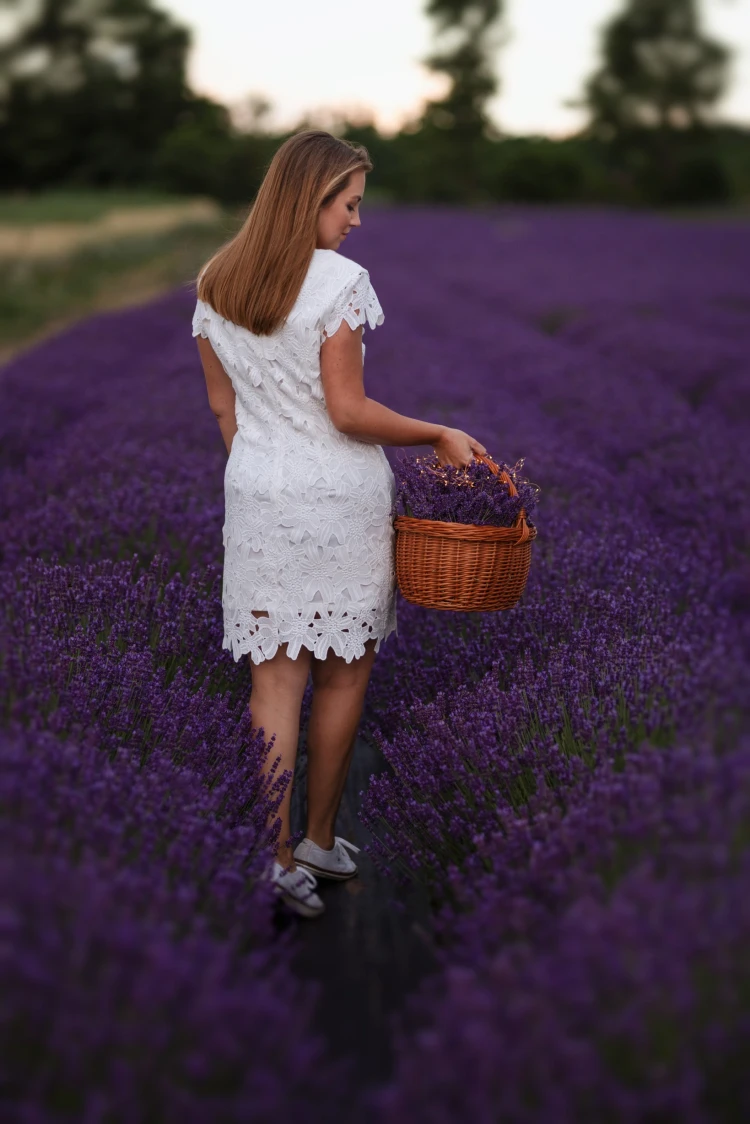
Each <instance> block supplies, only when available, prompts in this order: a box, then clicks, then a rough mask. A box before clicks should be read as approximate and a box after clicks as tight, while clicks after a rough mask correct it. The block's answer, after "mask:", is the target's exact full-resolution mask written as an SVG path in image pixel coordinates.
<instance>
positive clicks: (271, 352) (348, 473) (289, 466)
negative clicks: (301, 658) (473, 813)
mask: <svg viewBox="0 0 750 1124" xmlns="http://www.w3.org/2000/svg"><path fill="white" fill-rule="evenodd" d="M383 319H384V317H383V310H382V308H381V307H380V303H379V301H378V298H377V296H376V295H375V292H374V290H373V288H372V286H371V284H370V278H369V274H368V273H367V270H366V269H363V268H362V267H361V266H359V265H357V264H356V263H355V262H353V261H351V260H350V259H348V258H344V257H341V256H340V255H339V254H338V253H336V252H335V251H334V250H317V249H316V250H315V251H314V252H313V257H312V261H311V263H310V268H309V270H308V273H307V276H306V278H305V281H304V283H303V285H302V288H301V290H300V293H299V296H298V298H297V301H296V303H295V305H294V308H293V309H292V311H291V313H290V314H289V316H288V317H287V319H286V321H285V322H284V324H283V325H282V326H281V327H280V328H279V329H278V330H277V331H276V332H274V333H273V335H270V336H256V335H254V334H253V333H252V332H250V331H248V330H247V329H246V328H242V327H240V326H238V325H237V324H234V323H233V322H232V321H229V320H224V319H222V317H221V316H219V315H218V314H217V313H216V312H215V311H214V309H212V308H211V307H210V306H209V305H207V304H206V303H205V302H204V301H200V300H199V301H198V303H197V306H196V309H195V315H194V317H193V335H194V336H197V335H199V334H200V335H202V336H205V337H206V338H207V339H208V340H209V341H210V342H211V346H212V347H213V349H214V351H215V352H216V355H217V356H218V358H219V359H220V361H221V363H222V365H223V367H224V369H225V371H226V372H227V374H228V375H229V377H230V379H231V380H232V385H233V387H234V390H235V394H236V399H235V411H236V416H237V433H236V435H235V437H234V440H233V442H232V449H231V453H230V455H229V460H228V461H227V466H226V470H225V474H224V498H225V520H224V527H223V539H224V574H223V588H222V605H223V615H224V642H223V646H224V648H229V649H230V650H231V652H232V655H233V656H234V659H235V660H239V659H240V657H241V656H242V655H244V654H245V653H248V652H249V653H250V657H251V659H252V660H253V663H256V664H257V663H260V662H261V661H262V660H264V659H270V658H271V657H272V656H273V655H274V654H275V653H276V651H277V649H278V647H279V645H280V644H284V643H288V645H289V646H288V648H287V654H288V655H289V657H290V658H291V659H296V658H297V656H298V654H299V651H300V649H301V647H302V645H304V646H305V647H306V648H309V649H310V651H311V652H313V653H314V654H315V655H316V656H318V657H319V658H321V659H322V658H325V656H326V653H327V652H328V651H329V650H331V649H332V650H333V651H334V652H336V654H337V655H339V656H343V657H344V658H345V659H346V661H347V663H349V662H351V660H353V659H355V658H358V657H359V656H362V655H364V652H365V646H364V645H365V641H366V640H368V639H371V638H372V639H376V640H377V643H376V646H375V650H376V651H378V650H379V649H380V644H381V641H382V640H384V639H385V638H386V637H387V636H388V635H389V634H390V633H391V632H392V631H394V629H397V624H396V580H395V563H394V536H395V530H394V527H393V517H394V515H395V480H394V478H393V473H392V471H391V467H390V465H389V463H388V460H387V458H386V455H385V453H384V452H383V449H382V447H381V446H380V445H375V444H372V443H370V442H366V441H360V440H357V439H356V438H354V437H350V436H347V434H344V433H340V432H339V431H338V430H337V429H336V427H335V426H334V424H333V422H332V421H331V419H330V417H329V414H328V411H327V409H326V404H325V397H324V394H323V386H322V384H321V379H320V347H321V343H322V342H323V340H324V339H326V338H327V337H328V336H331V335H333V333H334V332H335V331H336V330H337V328H339V327H340V325H341V322H342V321H343V320H346V322H347V323H348V324H349V325H350V326H351V327H352V328H356V327H357V326H358V325H360V324H364V323H365V321H367V323H368V325H369V326H370V328H374V327H375V326H376V325H377V324H382V323H383ZM364 350H365V348H364V344H363V345H362V353H363V355H364ZM253 610H255V611H260V610H266V611H267V612H268V617H256V616H254V615H253Z"/></svg>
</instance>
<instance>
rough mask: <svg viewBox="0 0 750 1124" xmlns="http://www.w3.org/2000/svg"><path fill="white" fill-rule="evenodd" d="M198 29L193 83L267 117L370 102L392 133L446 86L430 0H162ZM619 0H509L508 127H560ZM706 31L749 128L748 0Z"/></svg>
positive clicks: (504, 124) (575, 124)
mask: <svg viewBox="0 0 750 1124" xmlns="http://www.w3.org/2000/svg"><path fill="white" fill-rule="evenodd" d="M159 3H160V6H161V7H162V8H165V9H167V10H169V11H171V12H172V13H174V15H175V16H177V17H178V18H179V19H180V20H181V21H182V22H183V23H186V24H187V25H188V26H190V27H191V28H192V29H193V32H194V43H195V45H194V48H193V54H192V58H191V62H190V78H191V82H192V85H193V86H194V88H196V89H197V90H199V91H200V92H202V93H206V94H209V95H211V96H213V97H215V98H218V99H219V100H221V101H223V102H226V103H227V104H234V105H236V104H238V103H240V102H241V101H242V100H243V99H244V98H245V97H246V96H247V95H263V96H265V97H266V98H268V100H269V101H270V102H271V103H272V104H273V106H274V116H273V118H272V119H271V122H270V123H271V124H273V125H278V126H281V127H287V126H292V125H294V124H296V123H297V121H298V120H299V118H300V117H301V116H302V114H303V113H305V112H306V111H309V110H313V111H321V110H323V111H325V110H330V109H339V110H347V109H348V110H356V109H357V108H361V109H368V110H371V111H372V113H373V114H374V116H375V119H376V121H377V123H378V125H379V126H380V127H381V128H383V129H385V130H393V129H396V128H398V127H399V125H400V124H401V123H402V122H403V121H404V120H405V119H407V118H408V117H409V116H411V115H413V114H415V113H417V112H418V111H419V109H420V106H421V104H422V103H423V101H424V100H425V99H426V98H428V97H434V96H435V95H437V94H439V93H440V92H441V90H442V87H441V85H440V82H439V80H438V79H436V77H435V76H433V75H431V74H430V73H429V71H428V70H427V69H426V68H425V67H424V66H423V65H422V64H421V62H420V60H421V59H422V58H423V57H424V56H425V55H427V54H428V53H429V51H430V50H431V49H432V46H433V39H432V24H431V22H430V21H429V20H428V19H427V18H426V17H425V16H424V15H423V12H422V10H423V8H424V6H425V5H424V3H423V0H372V3H370V4H362V3H351V2H344V0H159ZM622 6H623V0H507V3H506V10H507V13H508V14H507V20H506V26H507V27H508V29H509V31H510V35H511V38H510V41H509V42H508V44H507V45H506V46H505V47H504V48H502V50H501V51H500V53H499V55H498V62H499V65H498V70H499V73H500V75H501V78H502V89H501V92H500V94H499V95H498V96H497V97H496V98H495V99H494V101H493V103H492V105H491V113H492V117H493V119H494V120H495V122H496V123H497V124H498V125H499V126H500V127H501V128H502V129H503V130H504V131H505V132H508V133H517V134H518V133H526V134H528V133H547V134H549V135H556V136H559V135H564V134H565V133H569V132H573V131H575V130H576V129H578V128H579V127H580V125H581V124H582V122H583V116H582V114H581V111H580V110H575V109H571V108H566V107H565V106H564V105H563V102H564V101H565V100H566V99H569V98H575V97H577V96H578V94H579V93H580V90H581V87H582V83H583V79H584V77H585V76H586V75H587V74H588V73H589V72H590V71H591V69H592V68H593V66H594V64H595V61H596V54H597V44H598V31H599V29H600V28H601V27H602V25H603V24H604V23H605V22H606V21H607V19H608V18H609V17H610V16H611V15H612V14H613V13H614V12H617V11H619V10H620V9H621V8H622ZM702 10H703V13H704V19H705V26H706V28H707V30H708V31H709V32H710V33H711V34H713V35H715V36H716V37H718V38H719V39H721V40H723V41H724V42H726V43H728V44H730V45H731V46H733V47H734V48H735V51H736V57H735V63H734V81H733V84H732V89H731V92H730V94H729V96H728V97H727V98H726V99H725V101H724V103H723V105H722V107H721V115H722V117H724V118H725V119H728V120H732V121H737V122H741V123H744V124H746V125H750V0H703V4H702Z"/></svg>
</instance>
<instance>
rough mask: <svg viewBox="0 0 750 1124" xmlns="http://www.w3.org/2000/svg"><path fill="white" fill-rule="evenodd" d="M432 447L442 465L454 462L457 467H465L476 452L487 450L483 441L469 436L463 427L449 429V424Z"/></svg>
mask: <svg viewBox="0 0 750 1124" xmlns="http://www.w3.org/2000/svg"><path fill="white" fill-rule="evenodd" d="M432 447H433V449H434V450H435V452H436V453H437V458H438V460H439V461H440V463H441V464H442V465H446V464H452V465H455V467H456V468H465V467H466V465H467V464H470V463H471V461H472V459H473V455H474V453H486V452H487V450H486V449H485V447H484V445H483V444H482V442H481V441H477V440H476V439H475V438H474V437H469V435H468V433H464V431H463V430H462V429H449V428H448V427H447V426H446V428H445V429H444V430H443V432H442V433H441V435H440V437H439V438H438V440H437V441H436V442H435V444H434V445H433V446H432Z"/></svg>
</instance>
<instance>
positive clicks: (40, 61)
mask: <svg viewBox="0 0 750 1124" xmlns="http://www.w3.org/2000/svg"><path fill="white" fill-rule="evenodd" d="M3 7H4V8H5V9H6V10H8V9H10V11H11V12H12V14H13V15H14V17H15V18H14V20H13V27H12V30H11V33H10V35H9V36H8V37H6V39H5V41H4V42H3V43H2V45H1V46H0V168H1V169H2V171H0V183H2V185H3V186H6V187H7V186H24V187H42V186H45V185H47V184H51V183H60V182H71V181H73V182H82V183H88V184H101V185H107V184H111V183H119V184H128V183H140V182H143V181H144V180H147V179H148V177H149V175H150V169H151V163H152V160H153V158H154V155H155V153H156V151H157V150H158V148H159V146H160V144H161V142H162V140H163V138H164V137H165V136H166V135H167V134H168V133H169V132H170V131H171V130H172V129H173V128H174V127H175V126H176V125H177V124H178V122H180V120H183V121H184V120H185V119H186V118H189V117H190V115H191V111H192V112H193V113H195V114H196V115H197V117H198V118H200V117H201V116H205V105H206V103H205V99H196V98H194V97H193V95H192V94H191V92H190V90H189V89H188V87H187V83H186V79H185V64H186V55H187V51H188V47H189V45H190V35H189V32H188V31H187V30H186V29H185V28H184V27H182V26H180V25H179V24H177V23H175V22H174V21H173V19H172V17H171V16H169V15H168V14H167V13H165V12H162V11H160V10H159V9H157V8H155V7H154V5H153V3H152V2H151V0H86V2H85V3H81V2H80V0H5V3H4V4H3Z"/></svg>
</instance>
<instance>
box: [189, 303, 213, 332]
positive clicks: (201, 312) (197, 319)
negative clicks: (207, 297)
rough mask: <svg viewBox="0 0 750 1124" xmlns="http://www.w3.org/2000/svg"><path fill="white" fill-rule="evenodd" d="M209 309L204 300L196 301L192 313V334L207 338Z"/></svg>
mask: <svg viewBox="0 0 750 1124" xmlns="http://www.w3.org/2000/svg"><path fill="white" fill-rule="evenodd" d="M210 318H211V317H210V311H209V307H208V305H207V304H206V303H205V301H200V300H199V301H198V302H197V304H196V306H195V312H194V313H193V335H194V336H203V338H204V339H208V325H209V322H210Z"/></svg>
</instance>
